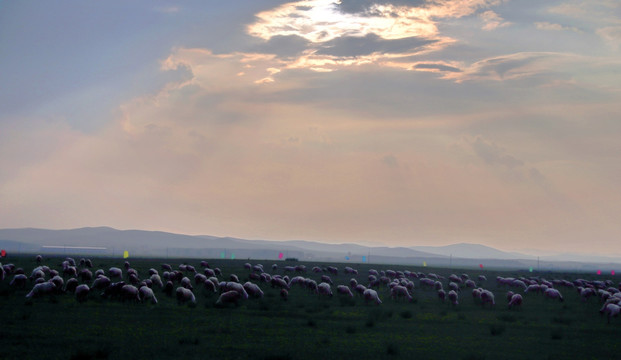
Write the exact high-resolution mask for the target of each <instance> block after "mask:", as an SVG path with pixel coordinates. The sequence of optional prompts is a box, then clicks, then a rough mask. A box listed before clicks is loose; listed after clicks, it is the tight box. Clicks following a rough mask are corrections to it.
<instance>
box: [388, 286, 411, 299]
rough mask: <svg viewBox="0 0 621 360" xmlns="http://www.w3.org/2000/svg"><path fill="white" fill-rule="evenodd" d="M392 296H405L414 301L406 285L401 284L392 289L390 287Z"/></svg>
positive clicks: (395, 297) (394, 297)
mask: <svg viewBox="0 0 621 360" xmlns="http://www.w3.org/2000/svg"><path fill="white" fill-rule="evenodd" d="M390 297H392V298H393V299H397V298H399V297H405V298H407V299H408V301H412V299H413V298H412V295H410V293H409V291H408V289H407V288H406V287H405V286H401V285H397V286H393V287H392V289H390Z"/></svg>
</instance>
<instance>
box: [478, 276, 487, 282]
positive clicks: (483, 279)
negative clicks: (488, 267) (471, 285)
mask: <svg viewBox="0 0 621 360" xmlns="http://www.w3.org/2000/svg"><path fill="white" fill-rule="evenodd" d="M477 280H479V282H484V281H487V278H486V277H485V275H479V276H478V277H477Z"/></svg>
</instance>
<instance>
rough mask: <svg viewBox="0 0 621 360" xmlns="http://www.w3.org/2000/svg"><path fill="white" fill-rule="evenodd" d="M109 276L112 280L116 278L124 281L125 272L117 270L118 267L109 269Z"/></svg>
mask: <svg viewBox="0 0 621 360" xmlns="http://www.w3.org/2000/svg"><path fill="white" fill-rule="evenodd" d="M108 276H109V277H110V279H114V278H119V279H122V278H123V270H121V269H119V268H117V267H111V268H110V269H108Z"/></svg>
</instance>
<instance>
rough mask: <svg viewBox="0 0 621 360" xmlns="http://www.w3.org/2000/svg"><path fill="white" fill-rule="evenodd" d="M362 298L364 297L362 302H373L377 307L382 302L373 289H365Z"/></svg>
mask: <svg viewBox="0 0 621 360" xmlns="http://www.w3.org/2000/svg"><path fill="white" fill-rule="evenodd" d="M362 296H364V300H365V301H366V302H369V301H375V303H376V304H377V305H379V304H381V303H382V300H380V298H379V295H377V291H375V290H373V289H366V290H365V291H364V293H363V294H362Z"/></svg>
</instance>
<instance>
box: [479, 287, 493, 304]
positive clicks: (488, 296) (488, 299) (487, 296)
mask: <svg viewBox="0 0 621 360" xmlns="http://www.w3.org/2000/svg"><path fill="white" fill-rule="evenodd" d="M487 303H489V304H490V305H496V301H495V300H494V294H493V293H492V292H491V291H489V290H483V291H481V306H485V304H487Z"/></svg>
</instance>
